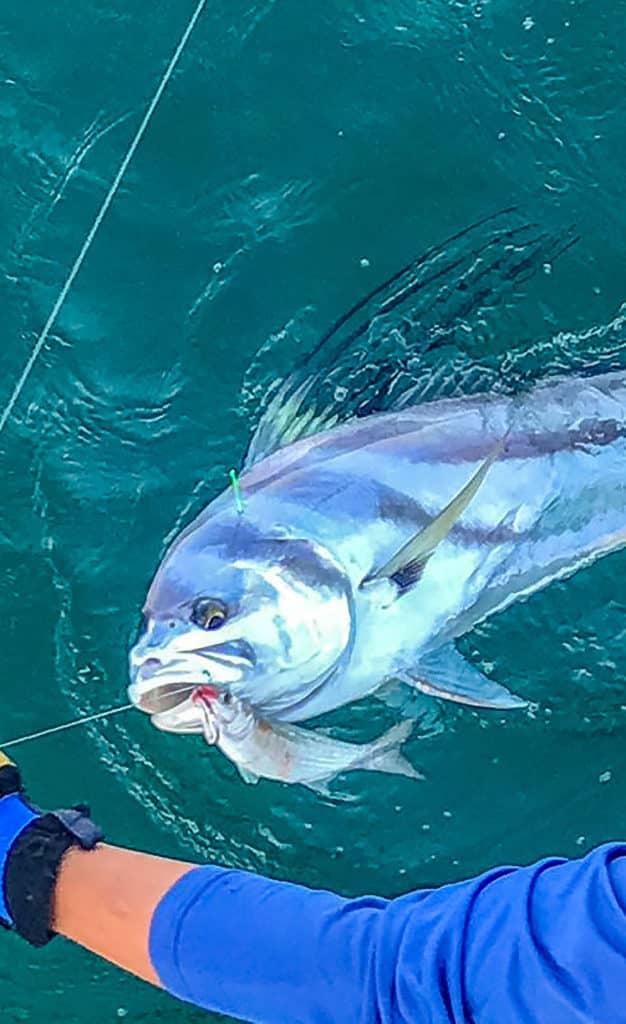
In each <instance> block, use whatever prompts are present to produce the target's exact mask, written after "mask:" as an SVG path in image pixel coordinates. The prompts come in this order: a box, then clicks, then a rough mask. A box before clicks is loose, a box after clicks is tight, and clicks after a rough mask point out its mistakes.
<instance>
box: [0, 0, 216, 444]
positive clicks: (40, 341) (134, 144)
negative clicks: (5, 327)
mask: <svg viewBox="0 0 626 1024" xmlns="http://www.w3.org/2000/svg"><path fill="white" fill-rule="evenodd" d="M206 4H207V0H199V2H198V5H197V7H196V9H195V11H194V12H193V14H192V15H191V18H190V19H189V22H188V24H187V27H186V29H185V31H184V32H183V34H182V36H181V39H180V42H179V43H178V46H177V47H176V49H175V50H174V53H173V54H172V56H171V58H170V62H169V64H168V65H167V67H166V69H165V71H164V73H163V75H162V77H161V80H160V82H159V84H158V86H157V88H156V91H155V93H154V95H153V97H152V99H151V100H150V103H149V104H148V106H147V108H146V112H145V114H144V116H143V118H142V120H141V122H140V124H139V127H138V128H137V131H136V132H135V135H134V137H133V139H132V141H131V144H130V146H129V147H128V149H127V151H126V155H125V156H124V159H123V160H122V162H121V164H120V167H119V170H118V172H117V174H116V175H115V178H114V179H113V182H112V184H111V187H110V188H109V191H108V192H107V194H106V196H105V197H104V201H103V203H102V205H101V207H100V209H99V210H98V213H97V214H96V218H95V220H94V222H93V224H92V226H91V228H90V230H89V233H88V234H87V237H86V238H85V241H84V242H83V244H82V246H81V249H80V252H79V253H78V256H77V257H76V259H75V260H74V263H73V265H72V268H71V270H70V272H69V274H68V276H67V279H66V281H65V284H64V285H63V287H62V288H61V291H60V293H59V296H58V298H57V300H56V302H55V303H54V306H53V307H52V310H51V312H50V316H49V317H48V319H47V320H46V323H45V324H44V327H43V329H42V331H41V334H40V335H39V337H38V338H37V341H36V342H35V345H34V347H33V350H32V352H31V354H30V356H29V357H28V359H27V361H26V364H25V366H24V369H23V370H22V372H21V374H20V376H19V378H18V380H17V383H16V385H15V387H14V389H13V392H12V394H11V397H10V398H9V401H8V402H7V404H6V406H5V408H4V410H3V412H2V415H0V434H1V433H2V431H3V430H4V428H5V426H6V425H7V423H8V421H9V418H10V416H11V413H12V412H13V409H14V408H15V405H16V403H17V401H18V399H19V397H20V395H21V393H22V391H23V390H24V386H25V384H26V382H27V380H28V378H29V377H30V374H31V371H32V369H33V367H34V365H35V363H36V362H37V359H38V358H39V356H40V354H41V350H42V348H43V347H44V345H45V343H46V341H47V339H48V335H49V334H50V331H51V330H52V328H53V326H54V324H55V322H56V319H57V317H58V315H59V313H60V311H61V308H62V306H63V304H64V302H65V300H66V298H67V296H68V293H69V291H70V288H71V287H72V285H73V284H74V281H75V280H76V278H77V276H78V274H79V272H80V270H81V268H82V266H83V263H84V262H85V259H86V257H87V254H88V253H89V250H90V249H91V246H92V243H93V240H94V238H95V237H96V235H97V233H98V231H99V229H100V226H101V224H102V222H103V220H104V218H105V217H106V215H107V213H108V211H109V207H110V206H111V203H112V202H113V200H114V199H115V196H116V195H117V192H118V190H119V187H120V185H121V183H122V179H123V178H124V175H125V174H126V171H127V170H128V167H129V164H130V162H131V160H132V159H133V157H134V155H135V153H136V151H137V148H138V146H139V144H140V142H141V140H142V139H143V137H144V135H145V132H146V129H147V127H148V125H149V124H150V121H151V120H152V116H153V114H154V112H155V110H156V108H157V107H158V105H159V102H160V100H161V97H162V96H163V93H164V92H165V90H166V88H167V86H168V85H169V82H170V80H171V78H172V75H173V74H174V72H175V70H176V68H177V66H178V63H179V61H180V58H181V57H182V54H183V51H184V49H185V47H186V46H187V43H188V42H189V38H190V36H191V34H192V32H193V30H194V28H195V27H196V24H197V22H198V20H199V19H200V16H201V14H202V12H203V11H204V8H205V6H206Z"/></svg>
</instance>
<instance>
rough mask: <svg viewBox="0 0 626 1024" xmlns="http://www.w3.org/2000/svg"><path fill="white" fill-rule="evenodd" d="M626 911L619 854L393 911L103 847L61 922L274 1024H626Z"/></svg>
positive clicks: (175, 986)
mask: <svg viewBox="0 0 626 1024" xmlns="http://www.w3.org/2000/svg"><path fill="white" fill-rule="evenodd" d="M2 821H3V805H2V801H0V833H1V832H2ZM9 861H10V857H9ZM29 870H30V869H29ZM33 870H34V869H33ZM16 884H17V883H15V882H14V885H16ZM625 901H626V847H625V846H622V845H618V844H612V845H609V846H606V847H603V848H600V849H598V850H595V851H593V852H592V853H591V854H589V855H588V856H587V857H585V858H583V859H581V860H579V861H571V862H568V861H561V860H550V861H545V862H542V863H541V864H537V865H532V866H530V867H528V868H503V869H498V870H496V871H493V872H489V873H487V874H486V875H484V876H481V877H480V878H475V879H470V880H468V881H466V882H461V883H459V884H457V885H452V886H446V887H443V888H441V889H437V890H422V891H417V892H414V893H409V894H407V895H406V896H403V897H400V898H398V899H395V900H389V901H388V900H384V899H381V898H377V897H366V898H364V899H359V900H345V899H343V898H342V897H340V896H338V895H336V894H334V893H330V892H323V891H312V890H309V889H306V888H304V887H301V886H296V885H291V884H289V883H284V882H276V881H272V880H270V879H267V878H263V877H260V876H256V875H252V874H249V873H246V872H242V871H237V870H230V869H228V868H220V867H212V866H207V867H196V868H193V867H192V866H190V865H185V864H180V863H177V862H172V861H167V860H161V859H159V858H154V857H151V856H149V855H147V854H140V853H134V852H131V851H126V850H116V849H114V848H111V847H105V846H102V845H98V846H97V847H96V849H95V850H93V851H91V852H84V851H79V850H73V849H72V850H71V851H70V852H69V853H67V854H66V855H65V857H64V858H63V860H62V866H61V870H60V873H59V877H58V882H57V884H56V889H55V892H54V899H53V902H52V917H51V919H50V923H51V925H52V927H53V928H54V930H58V931H60V932H62V933H63V934H65V935H66V936H68V937H70V938H72V939H73V940H74V941H76V942H79V943H80V944H81V945H85V946H87V947H88V948H90V949H92V950H94V951H95V952H97V953H99V954H100V955H101V956H104V957H105V958H106V959H109V960H112V961H113V962H115V963H117V964H119V965H120V966H121V967H123V968H125V969H127V970H129V971H133V972H134V973H136V974H139V975H140V976H142V977H144V978H145V979H146V980H149V981H153V982H155V983H157V984H160V985H161V986H162V987H164V988H166V989H167V990H168V991H170V992H172V993H173V994H174V995H176V996H178V997H179V998H181V999H185V1000H187V1001H189V1002H192V1003H194V1004H195V1005H197V1006H202V1007H206V1008H207V1009H212V1010H216V1011H219V1012H222V1013H227V1014H229V1015H231V1016H237V1017H240V1018H243V1019H245V1020H251V1021H259V1022H262V1024H274V1022H276V1024H279V1022H280V1024H289V1022H292V1021H293V1022H298V1024H326V1022H328V1024H330V1022H331V1021H333V1022H339V1024H342V1022H346V1024H348V1022H353V1021H354V1022H356V1021H358V1022H359V1024H370V1022H371V1024H409V1022H410V1024H421V1022H424V1024H426V1022H428V1024H431V1022H437V1024H439V1022H441V1024H445V1022H453V1024H469V1022H471V1024H496V1022H497V1024H502V1022H507V1024H508V1022H511V1024H513V1022H515V1024H546V1022H548V1024H575V1022H576V1024H581V1022H589V1024H591V1022H593V1024H604V1022H606V1024H609V1022H611V1024H623V1022H626V1000H624V998H623V991H624V982H625V980H626V927H625V924H626V922H625V919H624V903H625Z"/></svg>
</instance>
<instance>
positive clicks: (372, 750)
mask: <svg viewBox="0 0 626 1024" xmlns="http://www.w3.org/2000/svg"><path fill="white" fill-rule="evenodd" d="M414 725H415V722H414V721H412V720H411V719H406V720H405V721H403V722H400V723H399V724H398V725H394V726H393V727H392V728H391V729H389V730H388V731H387V732H386V733H384V734H383V735H382V736H380V737H379V738H378V739H377V740H374V742H373V743H370V744H369V747H368V750H367V753H366V755H365V757H364V759H363V763H362V764H361V765H360V767H361V768H363V769H365V770H366V771H371V772H389V773H390V774H392V775H406V777H407V778H408V779H423V778H424V776H423V775H422V774H421V772H418V770H417V768H414V767H413V765H412V764H411V762H410V761H409V760H407V758H406V757H405V756H404V754H403V753H402V751H401V749H400V748H401V747H402V745H403V744H404V743H406V741H407V740H408V738H409V736H410V735H411V733H412V732H413V727H414Z"/></svg>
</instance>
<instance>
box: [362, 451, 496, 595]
mask: <svg viewBox="0 0 626 1024" xmlns="http://www.w3.org/2000/svg"><path fill="white" fill-rule="evenodd" d="M504 445H505V440H503V441H501V442H500V444H498V445H497V447H496V448H495V449H494V450H493V452H492V453H491V455H490V456H489V457H488V458H487V459H485V461H484V462H483V463H482V465H481V466H480V467H479V468H478V469H477V470H476V472H475V473H474V475H473V477H472V478H471V479H470V480H468V482H467V483H466V484H465V486H464V487H463V488H462V489H461V490H460V491H459V493H458V494H457V495H455V497H454V498H452V500H451V501H450V502H449V503H448V504H447V505H446V507H445V508H444V509H443V510H442V511H441V512H440V513H439V515H438V516H435V518H434V519H433V520H432V521H431V522H430V523H429V524H428V526H427V527H426V528H425V529H424V530H421V531H420V533H418V534H416V536H414V537H412V538H411V539H410V540H409V541H408V542H407V543H406V544H405V545H404V547H402V548H400V550H399V551H398V552H397V553H396V554H395V555H394V556H393V558H390V559H389V561H388V562H386V564H385V565H383V566H382V568H380V569H377V570H376V572H374V573H372V574H371V575H369V576H366V578H365V579H364V580H363V583H362V584H361V586H363V584H365V583H370V582H372V581H373V580H380V579H391V580H393V582H394V583H395V584H396V586H397V587H398V590H399V591H400V593H404V591H405V590H408V589H409V588H410V587H412V586H413V585H414V584H415V583H417V581H418V580H419V578H420V576H421V575H422V572H423V570H424V566H425V565H426V562H427V561H428V559H429V558H430V557H431V555H432V554H433V552H434V551H435V549H436V547H437V545H438V544H440V543H441V541H442V540H444V539H445V538H446V537H447V536H448V534H449V533H450V530H451V529H452V527H453V526H454V524H455V523H456V521H457V519H459V518H460V517H461V516H462V515H463V512H464V511H465V509H466V508H467V506H468V505H469V503H470V501H471V500H472V498H474V496H475V495H476V492H477V491H478V489H479V487H480V485H481V484H482V482H483V480H484V479H485V477H486V475H487V473H488V472H489V469H490V468H491V466H492V465H493V463H494V462H495V461H496V459H497V458H498V457H499V456H500V454H501V453H502V449H503V448H504Z"/></svg>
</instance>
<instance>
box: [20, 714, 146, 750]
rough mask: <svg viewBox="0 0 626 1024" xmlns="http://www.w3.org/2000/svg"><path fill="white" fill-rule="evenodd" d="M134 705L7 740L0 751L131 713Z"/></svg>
mask: <svg viewBox="0 0 626 1024" xmlns="http://www.w3.org/2000/svg"><path fill="white" fill-rule="evenodd" d="M134 707H135V705H134V704H122V705H121V707H118V708H109V709H108V711H98V712H97V714H95V715H87V716H86V717H85V718H75V719H74V720H73V721H72V722H64V723H63V725H53V726H51V727H50V728H49V729H42V730H41V731H40V732H31V733H29V734H28V736H19V737H18V739H15V740H7V741H6V743H0V750H8V749H9V747H18V746H19V745H20V743H29V742H30V740H40V739H42V738H43V737H44V736H52V734H53V733H55V732H65V730H66V729H73V728H74V727H75V726H76V725H86V724H87V723H88V722H97V721H98V719H99V718H108V717H109V715H119V714H121V712H122V711H131V710H132V709H133V708H134Z"/></svg>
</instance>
